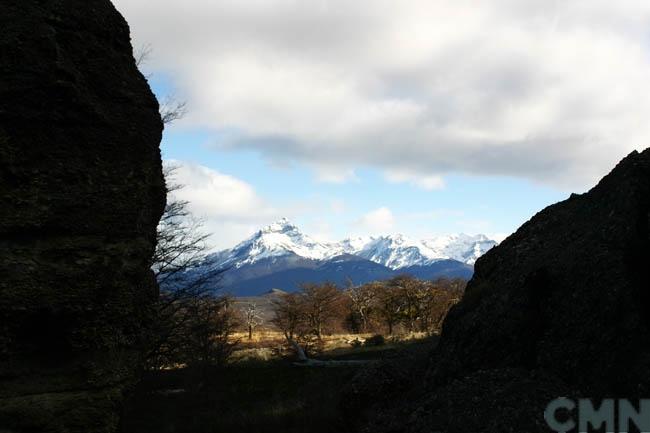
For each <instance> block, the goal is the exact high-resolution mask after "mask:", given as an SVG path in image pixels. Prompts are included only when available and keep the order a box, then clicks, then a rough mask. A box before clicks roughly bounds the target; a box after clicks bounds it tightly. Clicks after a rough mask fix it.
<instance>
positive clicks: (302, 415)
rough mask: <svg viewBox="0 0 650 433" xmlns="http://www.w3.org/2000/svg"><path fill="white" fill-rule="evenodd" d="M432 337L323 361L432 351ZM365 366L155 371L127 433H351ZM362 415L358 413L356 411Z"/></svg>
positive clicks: (128, 412)
mask: <svg viewBox="0 0 650 433" xmlns="http://www.w3.org/2000/svg"><path fill="white" fill-rule="evenodd" d="M432 346H433V342H432V341H431V340H427V339H425V340H418V341H412V342H409V343H401V344H399V345H387V346H384V347H383V348H372V349H373V350H363V348H361V349H359V350H358V351H357V352H347V353H344V354H337V353H332V354H329V356H323V357H322V358H321V359H369V360H377V361H379V362H381V361H382V360H385V359H391V360H395V359H399V358H400V357H402V356H407V355H413V354H414V353H416V354H419V355H420V356H426V353H428V351H429V350H430V349H431V347H432ZM361 368H367V367H366V366H365V365H363V366H337V367H296V366H295V365H293V364H292V363H291V362H290V361H287V360H276V361H266V362H262V361H257V362H245V363H237V364H233V365H229V366H227V367H224V368H220V369H217V368H215V369H212V370H210V371H208V372H207V373H206V374H205V376H204V377H205V378H206V379H205V382H204V383H205V384H204V385H203V386H202V387H200V389H197V387H198V384H199V383H200V382H201V375H200V374H198V373H197V372H193V371H190V370H188V369H178V370H167V371H160V372H152V373H149V374H147V376H146V377H145V378H144V380H143V381H142V383H141V384H140V385H139V386H138V388H137V389H136V390H135V392H134V393H133V395H132V396H131V398H130V399H129V400H128V401H127V403H126V407H125V414H124V416H123V420H122V430H121V431H122V433H225V432H233V433H235V432H236V433H247V432H251V433H252V432H255V433H267V432H269V433H270V432H273V433H293V432H295V433H306V432H309V433H320V432H323V433H325V432H328V433H331V432H340V433H345V432H348V431H350V430H351V429H353V427H352V425H351V422H354V421H355V420H354V419H350V413H349V410H348V411H347V413H346V411H345V409H346V400H345V396H344V395H345V394H344V390H345V388H346V386H347V385H348V383H349V382H350V381H351V380H352V378H353V377H354V375H355V374H356V373H357V372H358V371H359V369H361ZM352 417H354V415H352Z"/></svg>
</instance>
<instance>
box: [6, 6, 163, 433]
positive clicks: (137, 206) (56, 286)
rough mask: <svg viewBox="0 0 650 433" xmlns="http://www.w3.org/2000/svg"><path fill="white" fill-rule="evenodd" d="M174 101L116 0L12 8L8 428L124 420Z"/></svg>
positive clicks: (148, 289)
mask: <svg viewBox="0 0 650 433" xmlns="http://www.w3.org/2000/svg"><path fill="white" fill-rule="evenodd" d="M162 128H163V125H162V122H161V119H160V116H159V114H158V103H157V101H156V99H155V97H154V96H153V94H152V92H151V90H150V89H149V86H148V85H147V82H146V80H145V78H144V77H143V76H142V74H140V72H139V71H138V69H137V67H136V65H135V61H134V59H133V54H132V47H131V43H130V38H129V28H128V26H127V24H126V22H125V20H124V19H123V18H122V16H121V15H120V14H119V13H118V12H117V11H116V10H115V8H114V7H113V5H112V4H111V2H110V1H109V0H43V1H28V2H25V1H22V0H5V1H3V2H2V13H1V14H0V203H2V205H1V206H0V431H10V432H23V431H25V432H27V431H30V432H31V431H47V432H85V433H88V432H111V431H114V429H115V428H116V425H117V421H118V417H117V415H116V414H117V411H118V409H119V404H120V401H121V399H122V394H123V392H124V390H125V389H126V388H127V387H128V385H129V384H130V383H131V381H132V379H133V377H134V373H135V372H136V371H137V370H138V369H139V363H140V361H141V357H142V347H143V341H144V339H145V338H146V330H147V323H148V320H149V319H150V317H151V308H152V305H153V302H154V300H155V299H156V296H157V290H158V289H157V285H156V282H155V280H154V278H153V276H152V273H151V271H150V270H149V267H150V260H151V256H152V253H153V250H154V247H155V232H156V226H157V223H158V220H159V218H160V216H161V214H162V211H163V208H164V205H165V185H164V179H163V175H162V167H161V158H160V150H159V143H160V139H161V133H162Z"/></svg>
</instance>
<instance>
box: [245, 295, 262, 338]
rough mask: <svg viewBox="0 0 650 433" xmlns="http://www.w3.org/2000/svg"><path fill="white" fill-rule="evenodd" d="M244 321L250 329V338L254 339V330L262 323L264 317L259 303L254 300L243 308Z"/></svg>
mask: <svg viewBox="0 0 650 433" xmlns="http://www.w3.org/2000/svg"><path fill="white" fill-rule="evenodd" d="M243 316H244V322H245V324H246V329H247V330H248V339H249V340H252V339H253V330H254V329H255V328H257V327H258V326H259V325H261V324H262V317H261V316H260V314H259V311H258V309H257V305H256V304H255V303H254V302H251V303H249V304H248V305H246V307H245V308H244V310H243Z"/></svg>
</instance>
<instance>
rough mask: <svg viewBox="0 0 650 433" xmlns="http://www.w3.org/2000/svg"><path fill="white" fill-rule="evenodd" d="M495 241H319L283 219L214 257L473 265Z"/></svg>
mask: <svg viewBox="0 0 650 433" xmlns="http://www.w3.org/2000/svg"><path fill="white" fill-rule="evenodd" d="M496 244H497V243H496V242H495V241H493V240H490V239H488V238H487V237H486V236H484V235H476V236H470V235H465V234H460V235H449V236H439V237H436V238H430V239H422V240H418V239H412V238H409V237H408V236H404V235H403V234H399V233H396V234H391V235H384V236H373V237H356V238H348V239H345V240H342V241H340V242H319V241H317V240H315V239H312V238H311V237H310V236H308V235H306V234H303V233H302V232H301V231H300V230H299V229H298V228H297V227H296V226H295V225H294V224H292V223H291V222H290V221H289V220H288V219H287V218H281V219H279V220H278V221H276V222H274V223H272V224H269V225H268V226H266V227H264V228H263V229H261V230H259V231H258V232H256V233H255V234H254V235H253V236H251V237H250V238H248V239H246V240H244V241H243V242H241V243H239V244H238V245H237V246H236V247H234V248H233V249H231V250H226V251H222V252H220V253H216V254H215V255H214V256H213V257H214V259H215V263H218V264H220V266H221V267H226V266H234V267H235V268H239V267H241V266H244V265H249V264H253V263H256V262H259V261H260V260H265V259H274V260H275V259H276V258H279V257H291V256H297V257H300V258H303V259H309V260H316V261H323V260H330V259H332V258H334V257H336V256H340V255H342V254H350V255H354V256H358V257H361V258H363V259H366V260H370V261H372V262H375V263H379V264H381V265H384V266H387V267H389V268H391V269H401V268H406V267H410V266H419V265H422V266H425V265H429V264H431V263H435V262H437V261H441V260H449V259H451V260H456V261H459V262H462V263H465V264H468V265H473V264H474V262H475V261H476V259H478V258H479V257H480V256H481V255H483V254H484V253H485V252H486V251H487V250H489V249H490V248H492V247H493V246H494V245H496Z"/></svg>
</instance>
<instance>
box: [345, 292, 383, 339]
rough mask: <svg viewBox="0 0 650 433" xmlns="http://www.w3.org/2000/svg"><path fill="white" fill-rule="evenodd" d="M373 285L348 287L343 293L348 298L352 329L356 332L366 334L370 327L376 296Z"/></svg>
mask: <svg viewBox="0 0 650 433" xmlns="http://www.w3.org/2000/svg"><path fill="white" fill-rule="evenodd" d="M375 285H376V284H372V283H371V284H363V285H360V286H352V285H350V287H349V288H348V289H347V290H346V292H345V293H346V295H347V296H348V297H349V298H350V304H349V305H350V310H351V311H350V313H351V321H352V327H353V329H354V330H355V331H357V332H361V333H363V332H367V331H368V329H369V327H370V320H371V315H372V314H373V311H374V307H375V301H376V299H377V294H378V290H376V288H375Z"/></svg>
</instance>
